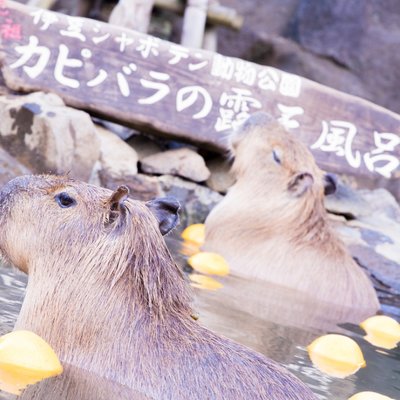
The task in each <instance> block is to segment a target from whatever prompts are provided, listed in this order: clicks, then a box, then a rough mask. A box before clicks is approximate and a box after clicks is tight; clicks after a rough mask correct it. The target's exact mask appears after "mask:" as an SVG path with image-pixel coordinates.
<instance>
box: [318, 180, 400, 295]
mask: <svg viewBox="0 0 400 400" xmlns="http://www.w3.org/2000/svg"><path fill="white" fill-rule="evenodd" d="M325 204H326V208H327V209H328V211H330V212H331V213H334V214H336V215H342V216H344V217H345V218H344V219H343V220H342V222H341V223H339V224H338V231H339V234H340V235H341V237H342V239H343V240H344V242H345V243H346V245H347V246H348V247H349V249H350V252H351V254H352V255H353V257H354V258H355V259H356V260H357V262H358V263H359V264H360V265H361V266H363V267H364V268H366V269H367V270H368V272H369V273H370V274H371V276H372V278H374V279H375V284H376V286H377V285H378V286H379V287H378V288H379V289H381V286H382V285H383V287H385V288H386V289H385V291H386V292H389V293H396V294H397V295H399V294H400V252H399V249H400V206H399V205H398V204H397V202H396V200H395V199H394V197H393V196H392V195H391V194H390V193H389V192H388V191H386V190H384V189H377V190H354V189H351V188H349V187H348V186H344V185H342V184H339V187H338V191H337V193H336V194H335V195H331V196H327V197H326V201H325Z"/></svg>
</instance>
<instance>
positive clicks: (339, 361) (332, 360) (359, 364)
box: [307, 334, 366, 378]
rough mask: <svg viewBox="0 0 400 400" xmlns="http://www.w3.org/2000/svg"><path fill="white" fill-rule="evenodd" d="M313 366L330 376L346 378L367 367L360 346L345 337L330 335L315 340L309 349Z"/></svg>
mask: <svg viewBox="0 0 400 400" xmlns="http://www.w3.org/2000/svg"><path fill="white" fill-rule="evenodd" d="M307 350H308V354H309V356H310V358H311V361H312V362H313V364H314V365H315V366H316V367H317V368H318V369H320V370H321V371H322V372H325V373H326V374H328V375H331V376H334V377H337V378H345V377H346V376H349V375H352V374H355V373H356V372H357V371H358V370H359V369H360V368H363V367H365V366H366V363H365V360H364V357H363V354H362V351H361V349H360V347H359V346H358V344H357V343H356V342H355V341H354V340H353V339H350V338H348V337H346V336H343V335H336V334H330V335H325V336H321V337H319V338H318V339H315V340H314V341H313V342H312V343H311V344H310V345H309V346H308V348H307Z"/></svg>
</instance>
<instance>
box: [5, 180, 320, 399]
mask: <svg viewBox="0 0 400 400" xmlns="http://www.w3.org/2000/svg"><path fill="white" fill-rule="evenodd" d="M127 194H128V191H127V188H126V187H124V186H122V187H120V188H119V189H117V190H116V191H115V192H114V193H113V192H111V191H110V190H107V189H103V188H99V187H96V186H92V185H88V184H86V183H82V182H78V181H74V180H71V179H68V178H65V177H56V176H24V177H20V178H16V179H14V180H12V181H11V182H9V183H8V184H7V185H6V186H5V187H4V188H3V189H2V190H1V191H0V226H1V231H0V251H1V253H2V254H3V255H4V256H5V258H6V259H8V260H9V261H10V262H11V263H13V264H14V265H15V266H17V267H18V268H19V269H21V270H22V271H25V272H27V273H28V275H29V281H28V286H27V291H26V297H25V299H24V302H23V305H22V309H21V313H20V315H19V317H18V321H17V324H16V329H28V330H32V331H33V332H35V333H37V334H38V335H40V336H42V337H43V338H44V339H45V340H47V341H48V342H49V343H50V345H51V346H52V347H53V348H54V349H55V351H56V352H57V353H58V354H59V356H60V359H61V361H62V362H65V363H68V364H71V365H76V366H77V367H79V368H81V369H84V370H88V371H90V372H91V373H93V374H96V375H99V376H102V377H104V378H105V379H109V380H112V381H115V382H116V383H118V384H120V385H125V386H127V387H129V388H132V389H134V390H136V391H137V392H139V393H143V394H144V395H145V396H148V397H150V398H153V399H173V400H178V399H184V400H187V399H224V400H225V399H235V400H236V399H249V400H250V399H251V400H256V399H269V400H281V399H288V400H289V399H298V400H300V399H301V400H307V399H315V396H314V395H313V394H312V392H311V391H310V390H309V389H308V388H307V387H306V386H305V385H304V384H303V383H302V382H300V381H299V380H298V379H297V378H296V377H294V376H293V375H291V374H290V373H289V372H288V371H286V370H285V369H284V368H282V367H280V366H278V365H277V364H275V363H274V362H273V361H270V360H268V359H267V358H265V357H264V356H262V355H260V354H257V353H256V352H254V351H252V350H249V349H248V348H246V347H244V346H242V345H239V344H236V343H235V342H233V341H230V340H228V339H225V338H223V337H220V336H217V335H216V334H214V333H213V332H211V331H209V330H207V329H205V328H203V327H201V326H200V325H199V324H198V323H197V322H196V321H194V320H193V318H192V317H191V313H192V311H191V307H190V296H189V292H188V285H187V282H186V281H185V279H184V277H183V276H182V274H181V272H180V270H179V269H178V267H177V266H176V264H175V263H174V261H173V259H172V257H171V255H170V253H169V251H168V249H167V247H166V245H165V242H164V239H163V236H162V235H163V234H166V233H167V232H169V231H170V230H171V229H172V228H174V226H175V225H176V223H177V221H178V214H177V213H178V208H179V204H178V203H177V202H176V201H175V200H171V199H168V198H167V199H156V200H153V201H150V202H147V203H144V202H140V201H135V200H132V199H130V198H128V197H127Z"/></svg>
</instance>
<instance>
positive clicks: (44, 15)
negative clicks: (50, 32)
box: [31, 9, 58, 31]
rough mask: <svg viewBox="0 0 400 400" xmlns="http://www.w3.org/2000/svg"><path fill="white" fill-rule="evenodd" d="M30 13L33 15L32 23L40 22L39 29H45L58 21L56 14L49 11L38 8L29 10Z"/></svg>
mask: <svg viewBox="0 0 400 400" xmlns="http://www.w3.org/2000/svg"><path fill="white" fill-rule="evenodd" d="M31 15H32V17H33V24H34V25H39V24H41V26H40V28H39V29H40V30H41V31H47V29H48V28H49V26H50V25H52V24H54V23H56V22H58V17H57V14H56V13H53V12H51V11H47V10H43V9H38V10H36V11H33V12H31Z"/></svg>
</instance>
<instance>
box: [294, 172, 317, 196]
mask: <svg viewBox="0 0 400 400" xmlns="http://www.w3.org/2000/svg"><path fill="white" fill-rule="evenodd" d="M313 184H314V178H313V176H312V175H311V174H310V173H308V172H301V173H299V174H297V175H295V176H294V177H293V178H292V179H291V180H290V182H289V184H288V190H289V192H291V193H292V194H293V195H294V196H296V197H300V196H302V195H303V194H304V193H306V192H307V190H308V189H310V188H311V186H312V185H313Z"/></svg>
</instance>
